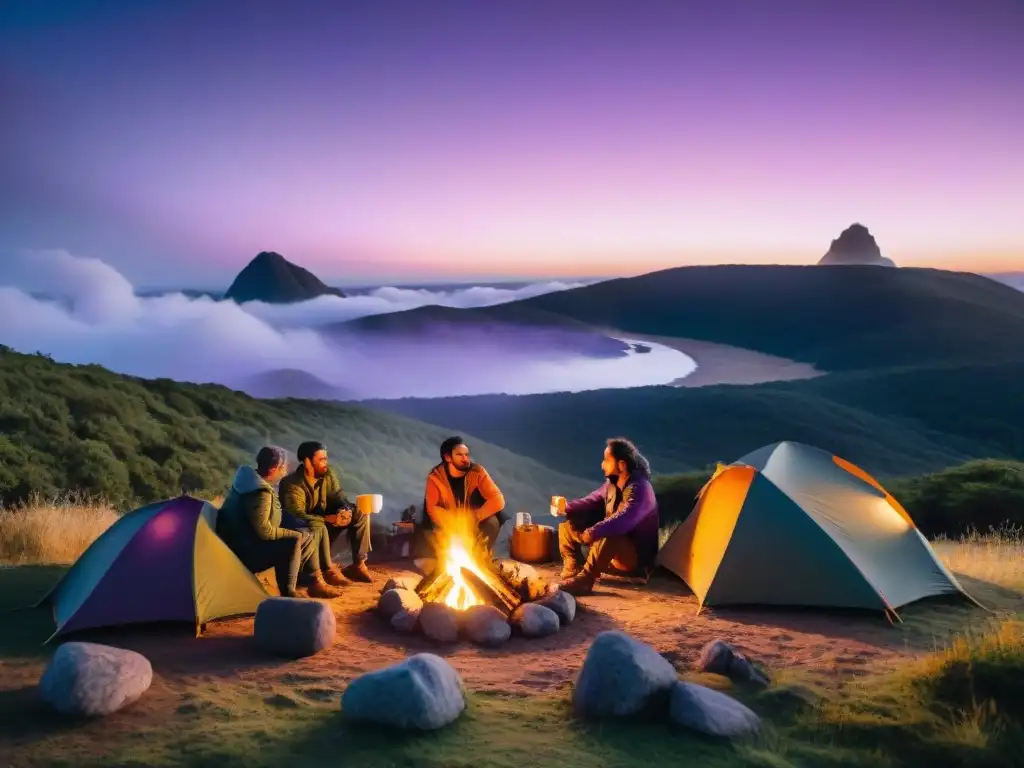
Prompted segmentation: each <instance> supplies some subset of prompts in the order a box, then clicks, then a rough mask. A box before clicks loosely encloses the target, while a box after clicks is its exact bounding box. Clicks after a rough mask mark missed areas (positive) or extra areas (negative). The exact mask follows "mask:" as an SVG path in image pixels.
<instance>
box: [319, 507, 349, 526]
mask: <svg viewBox="0 0 1024 768" xmlns="http://www.w3.org/2000/svg"><path fill="white" fill-rule="evenodd" d="M324 522H326V523H327V524H328V525H334V526H337V527H338V528H344V527H345V526H346V525H351V524H352V511H351V510H348V509H341V510H338V511H337V512H335V513H334V514H333V515H324Z"/></svg>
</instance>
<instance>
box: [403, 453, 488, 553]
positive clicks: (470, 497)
mask: <svg viewBox="0 0 1024 768" xmlns="http://www.w3.org/2000/svg"><path fill="white" fill-rule="evenodd" d="M440 454H441V463H440V464H438V465H437V466H435V467H434V468H433V469H432V470H430V474H428V475H427V487H426V492H425V493H424V500H423V506H424V509H425V514H424V520H423V529H424V530H427V531H431V530H433V529H435V528H437V527H438V526H440V525H443V524H444V522H445V518H446V517H447V516H450V515H452V514H458V513H460V512H462V513H464V514H471V515H472V516H473V517H474V519H475V520H476V524H477V528H478V530H479V531H480V532H481V533H483V534H484V536H486V537H487V544H488V546H489V547H490V548H492V549H493V548H494V542H495V541H496V540H497V538H498V532H499V531H500V530H501V526H502V525H503V524H504V523H505V520H506V516H505V497H504V496H503V495H502V493H501V490H499V488H498V486H497V485H496V484H495V482H494V480H493V479H491V476H490V474H488V472H487V470H486V469H484V468H483V467H482V466H481V465H480V464H474V463H473V461H472V460H471V459H470V458H469V447H468V446H467V445H466V443H465V441H464V440H463V439H462V438H461V437H460V436H458V435H453V436H452V437H449V438H448V439H447V440H445V441H444V442H443V443H441V448H440Z"/></svg>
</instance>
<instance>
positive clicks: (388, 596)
mask: <svg viewBox="0 0 1024 768" xmlns="http://www.w3.org/2000/svg"><path fill="white" fill-rule="evenodd" d="M422 607H423V601H422V600H421V599H420V596H419V595H417V594H416V593H415V592H413V591H412V590H409V589H389V590H386V591H384V592H382V593H381V595H380V599H379V600H378V601H377V613H379V614H380V615H381V616H383V617H384V618H385V619H390V618H391V617H392V616H394V615H395V614H396V613H398V612H399V611H402V610H405V611H418V610H419V609H420V608H422Z"/></svg>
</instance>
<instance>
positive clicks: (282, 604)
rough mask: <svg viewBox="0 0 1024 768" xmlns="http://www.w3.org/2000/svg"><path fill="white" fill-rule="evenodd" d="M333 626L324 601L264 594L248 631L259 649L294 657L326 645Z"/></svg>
mask: <svg viewBox="0 0 1024 768" xmlns="http://www.w3.org/2000/svg"><path fill="white" fill-rule="evenodd" d="M335 629H336V621H335V618H334V611H332V610H331V607H330V606H329V605H328V604H327V603H325V602H322V601H320V600H307V599H303V598H295V597H268V598H267V599H266V600H264V601H263V602H262V603H260V604H259V606H257V608H256V619H255V620H254V621H253V626H252V633H253V637H254V638H255V640H256V645H257V646H258V647H259V648H260V649H262V650H264V651H266V652H267V653H272V654H274V655H276V656H284V657H286V658H290V659H296V658H300V657H302V656H312V655H313V654H314V653H317V652H318V651H322V650H323V649H324V648H328V647H330V645H331V643H333V642H334V633H335Z"/></svg>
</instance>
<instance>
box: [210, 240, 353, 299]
mask: <svg viewBox="0 0 1024 768" xmlns="http://www.w3.org/2000/svg"><path fill="white" fill-rule="evenodd" d="M317 296H340V297H344V296H345V294H344V293H343V292H342V291H340V290H338V289H337V288H332V287H331V286H329V285H326V284H325V283H324V282H323V281H321V280H320V278H318V277H317V276H316V275H314V274H313V273H312V272H310V271H309V270H308V269H304V268H303V267H300V266H299V265H298V264H292V263H291V262H290V261H288V259H286V258H285V257H284V256H282V255H281V254H279V253H274V252H273V251H261V252H260V253H259V254H257V256H256V258H254V259H253V260H252V261H250V262H249V263H248V264H247V265H246V266H245V268H244V269H243V270H242V271H241V272H239V273H238V276H237V277H236V278H235V280H234V282H233V283H231V287H230V288H228V292H227V293H226V294H225V297H226V298H228V299H233V300H234V301H237V302H238V303H239V304H241V303H242V302H245V301H265V302H267V303H268V304H288V303H291V302H295V301H308V300H309V299H315V298H316V297H317Z"/></svg>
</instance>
